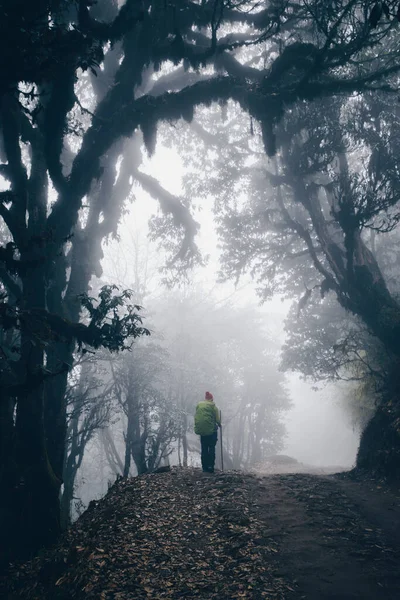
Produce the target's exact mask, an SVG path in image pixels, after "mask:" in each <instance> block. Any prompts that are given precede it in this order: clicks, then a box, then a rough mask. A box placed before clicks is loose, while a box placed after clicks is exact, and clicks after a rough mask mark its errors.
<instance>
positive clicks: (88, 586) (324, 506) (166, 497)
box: [0, 469, 400, 600]
mask: <svg viewBox="0 0 400 600" xmlns="http://www.w3.org/2000/svg"><path fill="white" fill-rule="evenodd" d="M399 500H400V492H399V491H398V490H397V491H396V490H393V489H389V488H387V487H385V486H383V484H379V483H377V482H374V481H372V480H371V481H367V480H364V481H353V480H351V479H349V478H347V477H343V476H325V475H314V474H313V475H310V474H306V473H297V474H296V473H290V474H288V473H285V474H277V475H267V476H260V475H257V474H245V473H242V472H237V471H227V472H223V473H222V472H219V473H218V472H217V473H216V474H215V475H208V474H203V473H202V472H200V471H199V470H198V469H172V471H171V472H169V473H162V474H153V475H145V476H142V477H138V478H134V479H128V480H125V479H122V480H119V481H118V482H117V483H116V484H115V485H114V486H113V487H112V488H111V489H110V491H109V493H108V494H107V496H106V497H105V498H104V499H103V500H101V501H99V502H95V503H91V505H90V506H89V509H88V510H87V511H86V512H85V513H84V514H83V516H82V517H81V518H80V519H79V520H78V521H77V522H76V523H75V524H74V526H73V527H72V528H71V529H70V531H69V532H68V534H66V535H65V536H64V538H63V539H62V540H61V541H60V543H59V544H58V546H57V547H55V548H53V549H52V550H51V551H48V552H46V553H44V554H43V555H42V556H41V557H39V558H37V559H35V560H34V561H32V562H29V563H25V564H23V565H19V566H17V565H15V566H14V567H13V568H12V569H11V572H10V573H9V574H8V576H7V578H5V579H3V588H2V589H1V583H0V597H1V598H6V599H8V600H11V599H14V598H24V599H26V600H33V599H35V600H39V599H40V600H67V599H68V600H69V599H75V598H76V599H83V598H85V599H86V598H93V599H96V600H103V599H104V600H109V599H110V600H111V599H112V600H128V599H129V600H141V599H148V600H151V599H153V600H161V599H167V600H175V599H180V598H184V599H203V600H212V599H217V598H218V600H233V599H236V598H247V599H250V600H251V599H253V600H258V599H260V600H261V599H271V600H272V599H288V600H290V599H305V600H327V599H332V600H333V599H340V600H350V599H354V598H359V599H363V600H369V599H382V600H383V599H385V600H391V599H395V598H396V600H397V599H398V598H399V597H400V569H399V565H400V503H399Z"/></svg>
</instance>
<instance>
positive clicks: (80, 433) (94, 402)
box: [61, 355, 114, 528]
mask: <svg viewBox="0 0 400 600" xmlns="http://www.w3.org/2000/svg"><path fill="white" fill-rule="evenodd" d="M105 375H106V370H105V369H104V367H103V368H101V361H100V360H99V357H93V356H91V355H89V357H88V355H84V356H83V357H82V359H81V360H80V361H79V360H78V361H76V364H75V367H74V369H73V371H72V373H71V375H70V380H69V384H68V389H67V394H66V403H67V436H66V449H65V459H64V471H63V491H62V497H61V523H62V526H63V528H66V527H67V526H68V525H69V524H70V522H71V511H72V503H73V500H74V498H75V497H74V492H75V486H76V476H77V473H78V470H79V468H80V466H81V465H82V460H83V457H84V454H85V450H86V447H87V444H88V443H89V442H90V440H91V439H92V438H93V436H94V435H96V433H97V432H98V431H99V430H101V429H104V428H105V427H107V426H108V425H109V422H110V419H111V416H112V414H113V412H114V411H113V402H112V390H111V389H110V387H109V386H108V387H107V386H105V385H104V381H103V379H104V377H105Z"/></svg>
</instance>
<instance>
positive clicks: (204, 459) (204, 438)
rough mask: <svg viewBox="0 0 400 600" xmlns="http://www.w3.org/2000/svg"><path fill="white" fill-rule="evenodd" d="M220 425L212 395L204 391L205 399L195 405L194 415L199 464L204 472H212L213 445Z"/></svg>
mask: <svg viewBox="0 0 400 600" xmlns="http://www.w3.org/2000/svg"><path fill="white" fill-rule="evenodd" d="M220 426H221V421H220V416H219V410H218V408H217V407H216V406H215V404H214V398H213V395H212V394H210V392H206V394H205V399H204V400H202V401H201V402H199V403H198V405H197V406H196V414H195V417H194V432H195V433H197V435H199V436H200V443H201V466H202V468H203V471H204V473H214V465H215V446H216V445H217V441H218V435H217V432H218V427H220Z"/></svg>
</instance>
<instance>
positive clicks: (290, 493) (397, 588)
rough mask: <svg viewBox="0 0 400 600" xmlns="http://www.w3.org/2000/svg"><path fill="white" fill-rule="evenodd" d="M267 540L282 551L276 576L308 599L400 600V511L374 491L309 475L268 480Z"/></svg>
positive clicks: (262, 495)
mask: <svg viewBox="0 0 400 600" xmlns="http://www.w3.org/2000/svg"><path fill="white" fill-rule="evenodd" d="M259 485H260V486H261V488H262V489H260V491H258V492H257V494H256V498H255V500H256V503H257V504H258V510H259V513H258V514H259V515H261V517H262V518H263V520H264V523H265V526H266V531H265V533H266V535H269V536H272V537H273V538H274V539H276V541H277V542H278V544H279V556H278V557H276V559H275V560H276V574H277V575H279V576H280V577H283V578H284V579H285V580H290V581H291V582H292V583H293V587H294V589H295V591H294V592H293V596H292V597H293V598H304V599H307V600H314V599H315V600H328V599H330V600H333V599H339V598H340V599H343V600H350V599H355V598H359V599H364V600H368V599H371V600H372V599H374V600H376V599H382V600H383V599H387V600H390V599H393V600H394V599H398V598H399V597H400V569H399V565H400V552H399V551H400V538H399V531H400V529H399V528H400V506H399V500H398V498H396V496H395V495H392V494H390V493H387V494H384V493H383V492H382V491H379V490H378V491H377V490H376V488H375V487H374V489H371V487H372V486H371V485H369V486H368V485H366V484H358V483H354V482H351V481H342V480H337V479H335V478H327V477H316V476H308V475H282V476H279V475H275V476H270V477H268V478H263V479H261V480H260V483H259Z"/></svg>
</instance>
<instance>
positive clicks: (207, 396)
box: [206, 392, 214, 400]
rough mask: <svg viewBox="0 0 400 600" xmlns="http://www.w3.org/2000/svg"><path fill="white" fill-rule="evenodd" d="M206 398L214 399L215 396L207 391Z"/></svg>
mask: <svg viewBox="0 0 400 600" xmlns="http://www.w3.org/2000/svg"><path fill="white" fill-rule="evenodd" d="M206 400H214V396H213V395H212V394H210V392H206Z"/></svg>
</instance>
